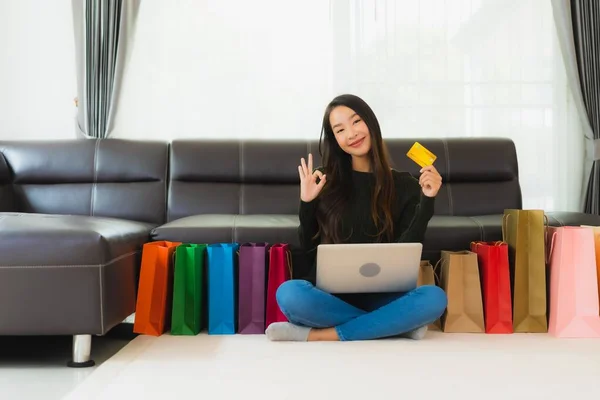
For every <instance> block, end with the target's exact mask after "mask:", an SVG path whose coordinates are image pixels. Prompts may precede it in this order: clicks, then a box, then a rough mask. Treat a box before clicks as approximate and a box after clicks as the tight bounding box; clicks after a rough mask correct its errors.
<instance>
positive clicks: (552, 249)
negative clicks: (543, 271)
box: [546, 232, 556, 264]
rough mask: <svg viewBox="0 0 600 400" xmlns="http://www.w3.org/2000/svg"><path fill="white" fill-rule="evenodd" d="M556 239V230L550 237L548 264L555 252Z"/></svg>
mask: <svg viewBox="0 0 600 400" xmlns="http://www.w3.org/2000/svg"><path fill="white" fill-rule="evenodd" d="M555 239H556V232H553V233H552V239H550V251H549V252H548V254H547V255H546V264H548V263H549V262H550V260H551V259H552V253H553V252H554V240H555Z"/></svg>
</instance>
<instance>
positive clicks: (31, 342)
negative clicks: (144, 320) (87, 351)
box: [0, 330, 133, 400]
mask: <svg viewBox="0 0 600 400" xmlns="http://www.w3.org/2000/svg"><path fill="white" fill-rule="evenodd" d="M125 331H126V330H125ZM132 338H133V336H131V335H129V334H128V333H123V332H122V331H119V332H111V333H110V334H109V336H106V337H93V338H92V358H93V360H94V361H96V366H95V367H92V368H81V369H78V368H68V367H67V366H66V363H67V361H69V359H70V356H71V346H72V338H71V337H70V336H59V337H56V336H49V337H48V336H46V337H43V336H34V337H27V336H25V337H12V336H0V399H2V400H13V399H19V400H21V399H44V400H59V399H62V398H63V397H64V396H66V395H67V394H68V393H69V392H71V391H72V390H73V389H74V388H76V387H77V385H79V384H80V383H81V382H83V380H85V379H86V378H87V377H88V376H89V375H90V374H91V373H92V372H93V371H95V370H96V369H97V368H98V366H99V365H101V364H102V363H103V362H105V361H106V360H108V359H109V358H110V357H112V356H113V355H114V354H116V353H117V352H118V351H119V350H121V349H122V348H123V347H124V346H125V345H127V344H128V343H129V341H130V339H132Z"/></svg>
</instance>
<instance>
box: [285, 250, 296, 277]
mask: <svg viewBox="0 0 600 400" xmlns="http://www.w3.org/2000/svg"><path fill="white" fill-rule="evenodd" d="M285 254H286V256H287V261H288V268H289V270H290V279H292V272H293V270H294V269H293V267H292V251H291V250H288V251H286V252H285Z"/></svg>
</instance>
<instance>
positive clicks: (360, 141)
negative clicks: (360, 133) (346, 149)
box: [350, 138, 365, 147]
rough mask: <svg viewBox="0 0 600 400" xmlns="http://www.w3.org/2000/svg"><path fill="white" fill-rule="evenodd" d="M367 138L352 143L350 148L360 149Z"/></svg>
mask: <svg viewBox="0 0 600 400" xmlns="http://www.w3.org/2000/svg"><path fill="white" fill-rule="evenodd" d="M364 140H365V138H362V139H359V140H357V141H356V142H354V143H350V147H358V146H360V145H361V144H362V142H364Z"/></svg>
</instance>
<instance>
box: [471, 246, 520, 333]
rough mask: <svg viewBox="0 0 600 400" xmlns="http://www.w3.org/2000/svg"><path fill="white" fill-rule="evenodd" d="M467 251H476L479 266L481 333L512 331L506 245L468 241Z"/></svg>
mask: <svg viewBox="0 0 600 400" xmlns="http://www.w3.org/2000/svg"><path fill="white" fill-rule="evenodd" d="M471 251H472V252H473V253H476V254H477V264H478V265H479V274H480V278H481V294H482V297H483V308H484V316H485V333H513V323H512V296H511V293H510V270H509V267H508V245H507V244H506V243H504V242H472V243H471Z"/></svg>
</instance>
